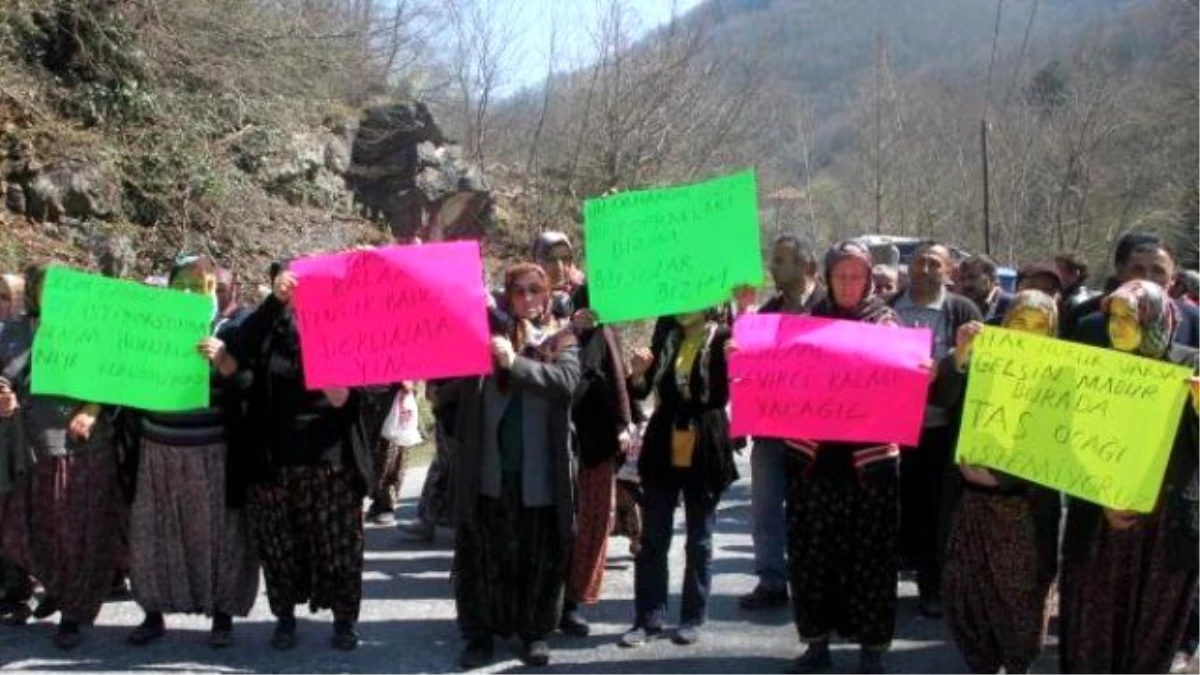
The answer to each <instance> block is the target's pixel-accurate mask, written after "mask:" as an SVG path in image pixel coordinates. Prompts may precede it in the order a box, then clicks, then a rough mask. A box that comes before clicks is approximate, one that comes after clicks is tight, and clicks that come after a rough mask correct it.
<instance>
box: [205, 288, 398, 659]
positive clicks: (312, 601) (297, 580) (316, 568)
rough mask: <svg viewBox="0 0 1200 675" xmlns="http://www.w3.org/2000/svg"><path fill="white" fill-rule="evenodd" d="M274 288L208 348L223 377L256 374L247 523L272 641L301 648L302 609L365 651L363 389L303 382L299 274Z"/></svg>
mask: <svg viewBox="0 0 1200 675" xmlns="http://www.w3.org/2000/svg"><path fill="white" fill-rule="evenodd" d="M273 283H274V291H273V293H272V295H271V296H270V297H268V298H267V299H266V300H265V301H264V302H263V303H262V305H260V306H259V307H258V309H256V310H255V311H254V312H253V313H252V314H250V315H249V316H247V317H246V318H245V319H244V320H243V321H242V323H241V325H240V326H238V328H237V329H236V330H235V331H234V333H233V334H232V335H231V336H230V338H229V341H228V343H222V342H221V341H220V340H217V339H215V338H213V339H211V340H210V341H209V342H208V343H207V349H206V356H208V357H209V358H210V359H212V361H213V362H214V363H215V364H216V365H217V367H218V368H219V369H220V370H221V373H222V374H224V375H227V376H229V375H233V374H234V373H235V372H236V371H238V370H239V369H241V370H246V371H249V372H251V373H252V375H253V381H252V384H251V386H250V389H249V392H248V411H247V419H248V424H247V427H248V428H247V429H246V430H245V432H246V433H247V438H246V440H245V448H246V450H247V451H251V452H252V453H253V454H252V456H251V457H249V458H247V463H248V466H247V469H246V470H247V472H248V473H247V475H248V481H249V483H250V486H249V489H248V493H247V504H246V506H247V517H248V520H249V523H250V528H251V535H252V536H253V538H254V541H255V544H256V546H257V548H258V554H259V557H260V558H261V560H262V566H263V574H264V577H265V579H266V583H267V600H268V601H269V602H270V605H271V612H272V613H273V614H274V615H275V617H276V619H277V620H278V623H277V624H276V627H275V634H274V636H273V638H272V640H271V645H272V646H273V647H275V648H276V649H291V648H292V647H294V646H295V644H296V617H295V606H296V605H299V604H302V603H304V602H308V605H309V608H310V609H311V610H312V611H314V612H315V611H317V610H319V609H324V608H330V609H332V610H333V618H334V621H333V640H332V643H333V646H334V647H335V648H337V649H343V650H350V649H354V648H355V647H357V646H358V633H357V632H356V630H355V623H356V622H357V620H358V612H359V607H360V604H361V602H362V569H363V514H362V502H363V498H364V497H365V495H366V492H367V489H368V486H370V485H372V484H373V480H374V478H373V465H372V459H371V452H370V448H369V447H368V444H367V440H366V435H365V433H364V430H363V428H362V425H361V422H360V418H361V416H360V413H359V400H358V395H357V393H356V392H353V391H350V390H348V389H340V388H330V389H323V390H319V391H309V390H308V389H306V388H305V386H304V368H303V365H302V363H301V360H300V340H299V333H298V332H297V329H296V320H295V318H294V314H293V312H292V309H291V299H292V293H293V290H294V289H295V286H296V277H295V276H293V275H292V273H291V272H289V271H287V270H285V269H280V270H279V271H278V273H277V274H276V276H275V278H274V280H273Z"/></svg>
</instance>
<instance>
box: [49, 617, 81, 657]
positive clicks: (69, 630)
mask: <svg viewBox="0 0 1200 675" xmlns="http://www.w3.org/2000/svg"><path fill="white" fill-rule="evenodd" d="M51 642H53V643H54V646H55V647H58V648H59V649H62V650H67V649H74V648H76V647H78V646H79V645H80V644H82V643H83V632H82V631H80V630H79V624H77V623H75V622H74V621H67V620H63V621H60V622H59V623H58V630H56V631H55V632H54V637H53V638H52V639H51Z"/></svg>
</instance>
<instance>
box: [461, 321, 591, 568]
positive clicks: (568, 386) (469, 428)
mask: <svg viewBox="0 0 1200 675" xmlns="http://www.w3.org/2000/svg"><path fill="white" fill-rule="evenodd" d="M490 377H495V375H488V376H485V377H469V378H460V379H456V380H447V381H444V382H443V383H442V384H441V385H440V386H439V388H438V404H439V406H440V405H450V404H453V405H455V406H456V408H457V419H456V420H455V422H454V440H455V446H454V447H455V451H454V453H453V457H452V458H451V467H452V468H451V469H450V480H451V483H452V488H451V492H452V494H451V503H452V504H453V510H454V522H455V525H456V527H467V528H470V527H471V526H473V524H474V520H475V513H476V510H477V509H478V508H479V493H480V484H481V481H482V477H481V475H480V469H481V467H482V465H483V448H484V441H483V434H484V433H485V422H484V418H485V412H486V411H485V409H484V383H485V382H486V381H487V378H490ZM579 379H580V375H579V347H578V346H577V345H569V346H566V347H563V348H560V349H558V350H556V353H555V356H554V358H553V360H552V361H550V362H548V363H543V362H540V361H536V360H534V359H530V358H526V357H524V356H518V357H517V360H516V361H515V362H514V363H513V366H512V368H511V369H510V370H509V378H508V384H507V386H508V387H509V388H510V389H513V390H520V391H522V392H524V393H525V394H529V395H534V396H540V397H543V398H546V399H549V400H550V401H552V402H553V403H554V404H555V405H552V406H551V414H550V417H549V419H548V420H547V424H548V425H549V426H550V429H549V438H550V442H551V444H552V447H551V459H552V462H553V471H554V505H555V509H556V510H557V512H558V529H559V535H560V538H559V542H560V543H561V544H562V545H563V546H564V547H566V548H565V550H569V547H570V545H571V542H572V541H573V536H572V535H573V533H574V530H575V494H574V493H575V466H574V457H573V453H572V448H571V396H572V394H573V393H574V392H575V389H576V387H578V386H579Z"/></svg>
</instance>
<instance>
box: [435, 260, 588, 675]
mask: <svg viewBox="0 0 1200 675" xmlns="http://www.w3.org/2000/svg"><path fill="white" fill-rule="evenodd" d="M504 293H505V296H506V302H505V303H504V307H505V308H506V310H507V311H508V315H507V317H506V321H504V322H501V321H499V320H498V321H497V323H498V324H501V323H503V324H505V325H496V326H494V327H493V331H494V332H496V333H499V334H497V335H495V336H494V337H493V338H492V353H493V360H494V362H495V372H494V373H493V374H492V375H488V376H486V377H481V378H480V377H476V378H464V379H460V380H456V381H453V382H451V383H447V384H446V385H444V386H443V387H442V388H441V392H440V397H441V400H442V401H443V402H446V403H448V402H451V401H456V402H457V404H458V420H457V423H456V425H455V429H454V433H455V436H456V439H457V444H456V454H455V456H454V467H453V468H452V469H451V471H450V476H451V478H452V480H453V481H454V490H453V494H454V499H455V509H454V511H455V518H456V522H455V530H456V532H455V534H456V536H455V543H454V601H455V608H456V609H457V612H458V627H459V630H460V631H461V633H462V636H463V639H464V641H465V642H466V647H465V649H464V650H463V653H462V656H461V663H462V666H463V667H464V668H479V667H482V666H484V665H486V664H487V663H488V662H490V661H491V659H492V652H493V639H494V636H496V635H500V636H504V637H507V636H509V635H516V636H517V637H519V638H520V639H521V641H522V642H523V645H524V647H523V650H522V653H521V660H522V661H524V662H525V663H526V664H527V665H530V666H539V667H540V666H545V665H546V664H547V663H549V662H550V648H549V647H548V646H547V644H546V637H547V636H548V635H549V634H550V633H551V632H553V631H554V628H555V626H557V625H558V622H559V618H560V611H561V605H562V599H563V582H564V577H565V569H564V568H565V562H566V557H567V553H568V551H569V550H570V546H571V533H572V531H573V529H574V525H575V519H574V509H575V507H574V503H573V500H572V497H573V494H572V485H571V484H572V481H573V479H574V466H573V462H572V457H571V421H570V414H571V400H572V398H571V397H572V395H573V394H574V392H575V389H576V387H577V386H578V385H579V381H580V368H579V348H578V346H577V345H576V341H575V336H574V335H573V333H572V332H571V331H570V330H569V329H566V328H565V326H564V325H563V324H560V323H559V322H558V321H556V320H555V318H554V316H553V315H552V313H551V307H550V287H549V284H548V279H547V277H546V273H545V272H544V271H543V270H542V268H541V267H539V266H537V265H534V264H530V263H525V264H520V265H516V266H514V267H513V268H512V269H510V270H509V271H508V273H507V274H506V275H505V279H504ZM497 319H499V317H498V316H497Z"/></svg>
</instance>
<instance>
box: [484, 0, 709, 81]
mask: <svg viewBox="0 0 1200 675" xmlns="http://www.w3.org/2000/svg"><path fill="white" fill-rule="evenodd" d="M610 1H611V0H516V1H514V0H501V2H503V3H504V6H505V7H507V8H511V9H509V10H507V11H511V12H512V14H509V15H508V16H507V17H506V18H509V19H510V20H511V23H512V25H513V26H514V29H513V34H514V35H515V37H516V43H515V44H514V49H513V57H512V61H511V64H510V67H509V69H508V70H509V75H508V77H507V78H506V79H507V81H506V82H505V83H503V86H502V88H501V89H502V91H501V93H502V94H509V93H513V92H515V91H517V90H519V89H521V88H524V87H529V86H533V85H536V84H538V83H539V82H540V81H541V80H542V79H543V78H544V77H545V76H546V64H547V59H548V57H549V54H550V45H551V40H550V35H551V32H552V31H555V30H556V31H557V40H556V41H555V52H556V55H557V56H558V59H557V60H558V61H559V62H560V63H564V64H573V65H574V67H582V66H585V65H587V55H588V54H590V53H592V38H591V33H590V31H592V30H593V29H594V27H595V26H596V24H597V23H598V19H599V16H600V14H601V12H600V7H602V6H607V5H608V3H609V2H610ZM621 1H622V2H623V3H624V4H625V6H626V7H627V8H628V9H629V10H630V11H631V12H632V13H633V14H634V15H635V17H636V22H635V24H634V26H633V28H632V32H633V33H634V34H635V35H636V36H637V37H641V36H642V35H645V34H646V33H647V32H648V31H650V30H652V29H653V28H656V27H658V26H661V25H663V24H665V23H667V22H668V21H669V20H670V18H671V13H672V11H675V12H677V13H679V14H683V13H685V12H687V11H688V10H690V9H692V8H693V7H695V6H696V5H698V4H700V2H701V0H621Z"/></svg>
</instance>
